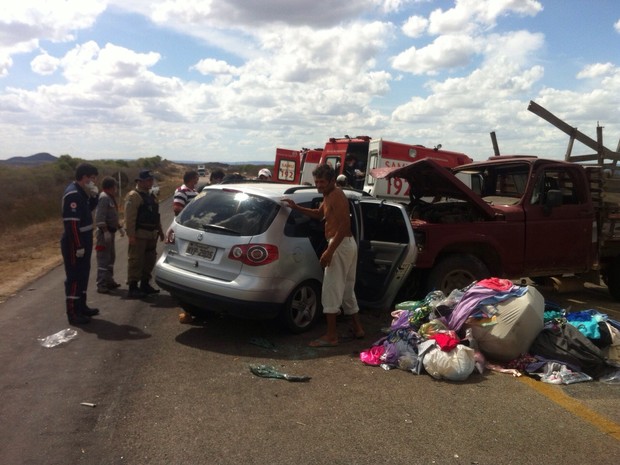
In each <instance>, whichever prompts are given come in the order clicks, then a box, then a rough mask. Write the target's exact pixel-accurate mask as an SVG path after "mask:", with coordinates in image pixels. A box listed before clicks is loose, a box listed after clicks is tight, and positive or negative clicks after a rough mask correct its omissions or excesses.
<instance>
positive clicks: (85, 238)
mask: <svg viewBox="0 0 620 465" xmlns="http://www.w3.org/2000/svg"><path fill="white" fill-rule="evenodd" d="M98 174H99V172H98V171H97V168H96V167H95V166H93V165H91V164H89V163H81V164H79V165H78V166H77V168H76V170H75V181H73V182H72V183H71V184H69V185H68V186H67V188H66V189H65V192H64V194H63V196H62V219H63V224H64V232H63V234H62V238H61V240H60V250H61V252H62V258H63V260H64V264H65V274H66V276H67V279H66V280H65V296H66V305H67V318H68V320H69V323H70V324H72V325H81V324H85V323H88V322H89V321H90V317H92V316H94V315H97V314H98V313H99V310H98V309H96V308H89V307H88V305H86V291H87V289H88V277H89V275H90V258H91V255H92V252H93V229H94V228H93V213H92V212H93V210H94V209H95V208H96V207H97V198H98V197H97V194H98V193H99V191H98V189H97V186H96V185H95V181H96V180H97V175H98Z"/></svg>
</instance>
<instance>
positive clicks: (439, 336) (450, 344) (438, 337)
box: [428, 331, 459, 352]
mask: <svg viewBox="0 0 620 465" xmlns="http://www.w3.org/2000/svg"><path fill="white" fill-rule="evenodd" d="M450 333H452V334H450ZM428 338H429V339H434V340H435V341H436V342H437V345H439V347H440V348H441V350H443V351H444V352H450V351H451V350H452V349H454V348H455V347H456V346H457V345H458V343H459V339H458V338H457V337H455V334H454V331H450V332H449V333H436V334H433V335H432V336H429V337H428Z"/></svg>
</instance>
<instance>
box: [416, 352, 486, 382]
mask: <svg viewBox="0 0 620 465" xmlns="http://www.w3.org/2000/svg"><path fill="white" fill-rule="evenodd" d="M423 363H424V369H425V370H426V372H427V373H428V374H429V375H431V376H432V377H433V378H436V379H442V378H445V379H448V380H450V381H464V380H465V379H467V378H468V377H469V375H471V374H472V372H473V371H474V368H475V360H474V349H472V348H470V347H466V346H464V345H462V344H459V345H457V346H456V348H455V349H454V350H451V351H450V352H444V351H443V350H440V349H438V348H435V349H433V350H431V351H430V352H429V353H428V354H426V355H425V356H424V361H423Z"/></svg>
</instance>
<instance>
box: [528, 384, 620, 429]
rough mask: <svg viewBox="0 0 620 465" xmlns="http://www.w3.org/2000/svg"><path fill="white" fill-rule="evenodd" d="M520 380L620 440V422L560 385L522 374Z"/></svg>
mask: <svg viewBox="0 0 620 465" xmlns="http://www.w3.org/2000/svg"><path fill="white" fill-rule="evenodd" d="M518 380H519V381H521V382H522V383H525V384H527V385H528V386H529V387H531V388H533V389H535V390H536V391H538V392H539V393H540V394H542V395H543V396H545V397H547V398H549V399H551V400H552V401H553V402H555V403H556V404H558V405H559V406H561V407H563V408H565V409H566V410H568V411H569V412H571V413H573V414H575V415H576V416H578V417H579V418H581V419H583V420H585V421H587V422H588V423H590V424H592V425H594V426H595V427H597V428H598V429H600V430H601V431H603V433H605V434H607V435H608V436H610V437H612V438H614V439H616V440H618V441H620V425H619V424H617V423H615V422H613V421H611V420H610V419H608V418H605V417H604V416H602V415H599V414H598V413H596V412H593V411H592V410H590V409H589V408H587V407H586V406H585V405H584V404H582V403H581V402H579V401H578V400H575V399H573V398H572V397H570V396H568V395H566V394H565V393H564V392H563V391H562V390H561V389H560V388H559V386H556V385H553V384H548V383H543V382H542V381H536V380H534V379H532V378H529V377H527V376H521V377H520V378H518Z"/></svg>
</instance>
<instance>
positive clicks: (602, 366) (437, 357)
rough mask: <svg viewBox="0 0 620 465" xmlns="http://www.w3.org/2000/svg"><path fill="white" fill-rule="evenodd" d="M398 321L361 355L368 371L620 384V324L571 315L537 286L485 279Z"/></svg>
mask: <svg viewBox="0 0 620 465" xmlns="http://www.w3.org/2000/svg"><path fill="white" fill-rule="evenodd" d="M392 318H393V319H392V322H391V325H390V327H389V329H387V330H386V335H385V336H384V337H382V338H381V339H379V340H378V341H376V342H375V343H374V344H373V345H372V347H370V348H369V349H367V350H365V351H363V352H361V353H360V359H361V360H362V362H364V363H365V364H367V365H373V366H381V367H383V368H385V369H391V368H400V369H403V370H407V371H411V372H412V373H415V374H421V373H422V372H423V371H425V372H426V373H428V374H429V375H431V376H433V377H434V378H437V379H447V380H451V381H462V380H465V379H467V378H468V377H469V376H470V375H471V374H472V373H473V372H474V370H477V371H478V372H480V373H483V372H484V370H485V369H493V370H496V371H501V372H506V373H512V374H513V375H515V376H519V375H521V373H522V372H526V373H528V374H531V375H534V376H540V378H541V379H542V380H543V381H545V382H553V383H564V384H569V383H572V382H577V381H585V380H591V379H593V378H599V377H603V376H604V377H606V379H611V380H612V381H613V380H618V381H620V370H619V368H620V324H619V323H618V322H615V321H613V320H611V319H609V318H608V317H607V316H606V315H604V314H601V313H599V312H596V311H594V310H588V311H585V312H577V313H567V312H566V311H565V310H564V309H562V308H560V307H559V306H557V305H556V304H553V303H549V302H545V300H544V298H543V297H542V295H541V294H540V293H539V292H538V290H537V289H536V288H534V287H532V286H518V285H515V284H513V283H512V282H511V281H509V280H506V279H499V278H489V279H484V280H480V281H477V282H474V283H472V284H471V285H470V286H468V287H467V288H464V289H460V290H454V291H453V292H452V293H451V294H450V295H449V296H445V295H444V294H443V293H442V292H440V291H434V292H431V293H429V294H428V295H427V296H426V298H425V299H423V300H420V301H408V302H401V303H399V304H397V305H396V307H395V310H394V311H393V312H392ZM590 338H593V339H590ZM596 338H599V340H600V341H599V342H598V343H596V342H593V340H596Z"/></svg>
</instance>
